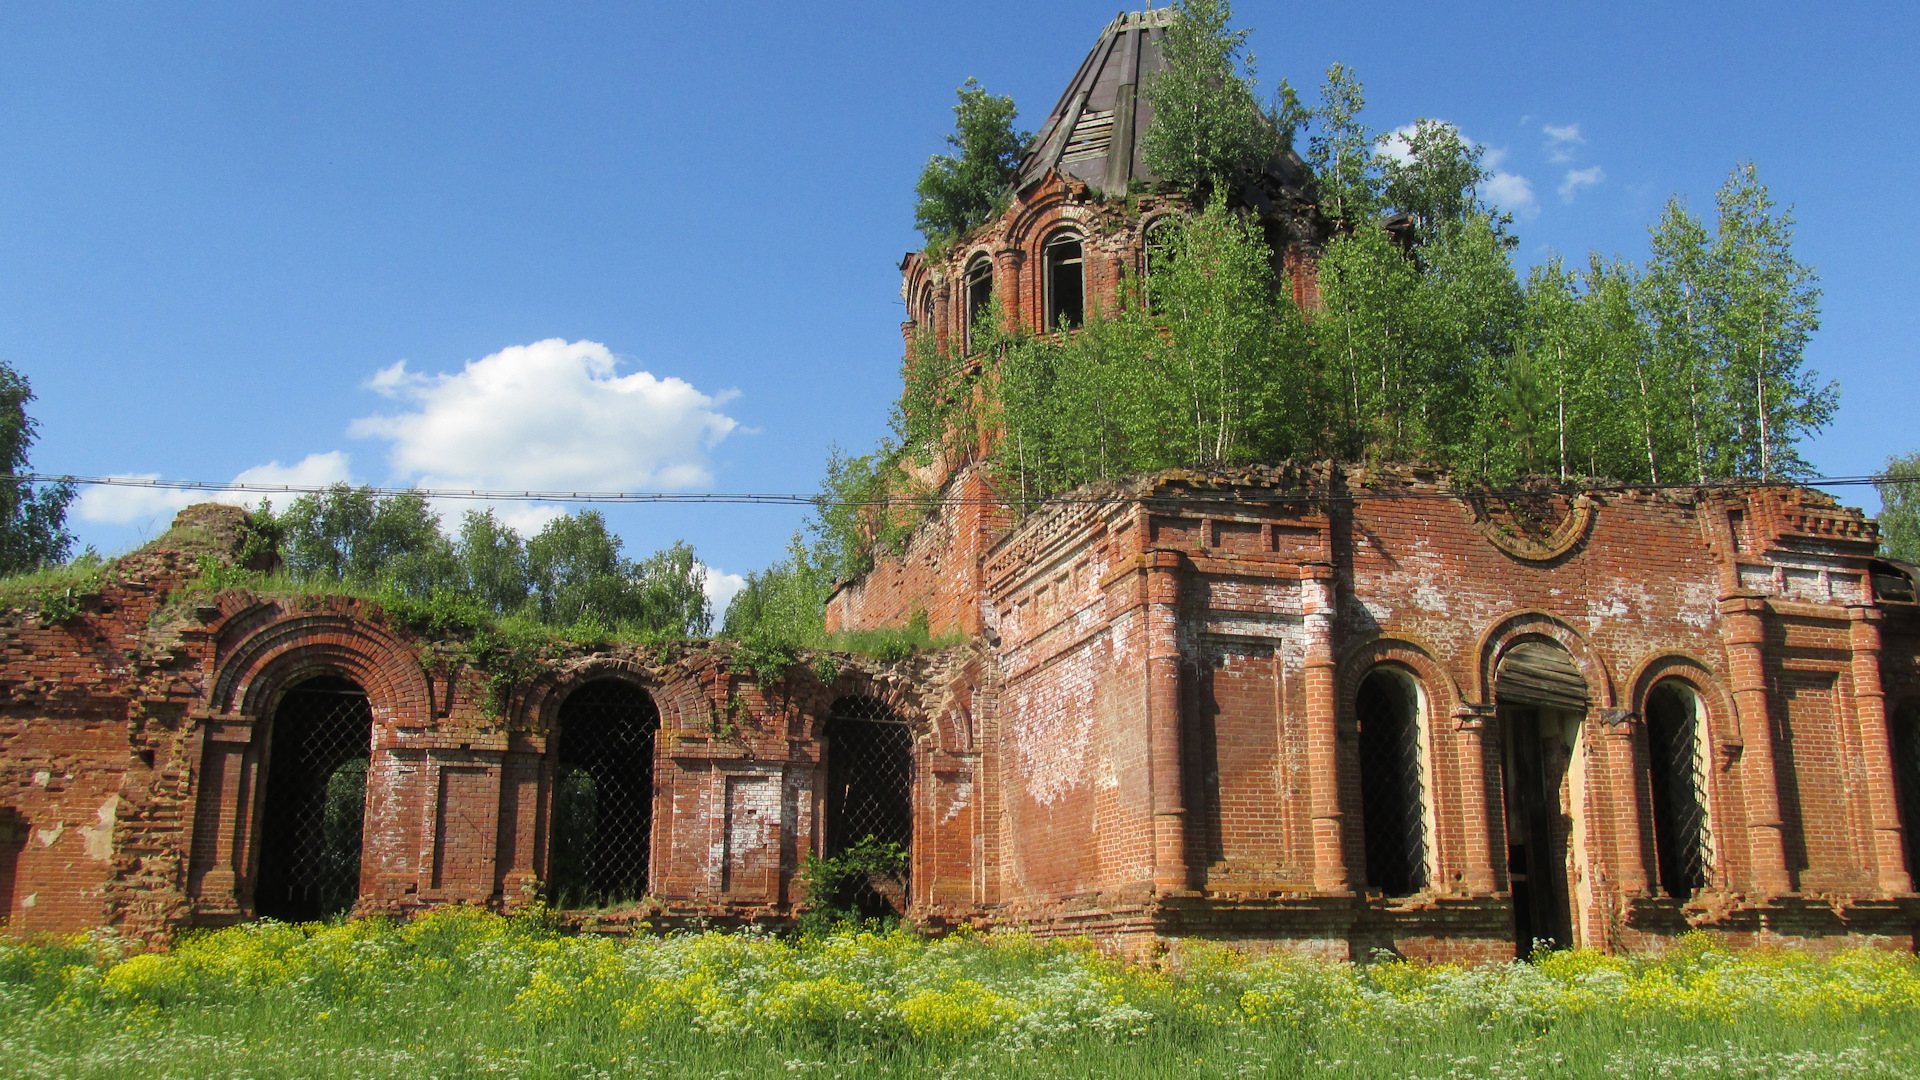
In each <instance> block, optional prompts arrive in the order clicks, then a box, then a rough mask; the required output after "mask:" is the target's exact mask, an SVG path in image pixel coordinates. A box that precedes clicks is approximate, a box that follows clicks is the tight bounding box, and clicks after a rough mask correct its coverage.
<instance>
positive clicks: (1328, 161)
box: [1305, 64, 1381, 228]
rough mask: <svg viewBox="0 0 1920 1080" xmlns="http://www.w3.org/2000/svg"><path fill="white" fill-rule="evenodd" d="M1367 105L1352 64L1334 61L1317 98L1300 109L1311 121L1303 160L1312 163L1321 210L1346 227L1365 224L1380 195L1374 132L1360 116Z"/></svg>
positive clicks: (1378, 164) (1378, 160) (1378, 157)
mask: <svg viewBox="0 0 1920 1080" xmlns="http://www.w3.org/2000/svg"><path fill="white" fill-rule="evenodd" d="M1366 107H1367V98H1366V93H1365V91H1364V89H1363V88H1362V87H1361V85H1360V80H1359V79H1357V78H1355V77H1354V74H1353V70H1352V69H1351V68H1349V67H1347V66H1346V65H1344V64H1333V65H1331V66H1329V67H1328V68H1327V76H1326V80H1325V81H1324V82H1322V83H1321V84H1320V104H1319V105H1318V106H1317V107H1315V108H1314V109H1312V110H1311V111H1309V112H1307V113H1306V114H1305V115H1306V117H1307V118H1308V119H1310V120H1311V121H1312V122H1313V125H1314V133H1313V135H1312V136H1311V137H1310V138H1309V139H1308V140H1307V164H1308V166H1309V167H1311V168H1312V169H1313V175H1314V182H1315V185H1316V187H1317V189H1318V192H1317V193H1318V195H1319V202H1320V212H1321V213H1323V214H1325V215H1326V216H1327V217H1329V218H1331V219H1333V220H1334V221H1336V222H1340V223H1343V224H1345V225H1346V226H1347V227H1349V228H1353V227H1357V226H1359V225H1361V224H1365V223H1366V222H1367V221H1368V220H1369V218H1370V216H1371V215H1372V214H1373V212H1374V209H1375V207H1376V205H1377V204H1378V202H1379V198H1380V186H1381V177H1380V155H1379V154H1378V152H1377V151H1376V149H1375V137H1374V134H1373V132H1372V131H1370V130H1368V128H1367V125H1366V123H1365V122H1364V121H1362V120H1361V119H1360V114H1361V112H1363V111H1364V110H1365V109H1366Z"/></svg>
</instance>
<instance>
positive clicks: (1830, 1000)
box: [0, 905, 1920, 1080]
mask: <svg viewBox="0 0 1920 1080" xmlns="http://www.w3.org/2000/svg"><path fill="white" fill-rule="evenodd" d="M643 925H644V924H643ZM1916 1003H1920V964H1917V963H1916V961H1915V959H1914V957H1913V956H1912V955H1910V954H1902V953H1898V952H1895V951H1892V950H1876V949H1850V950H1845V951H1842V952H1838V953H1835V954H1832V955H1828V956H1821V957H1815V956H1811V955H1809V954H1807V953H1805V952H1802V951H1796V950H1790V949H1755V950H1752V951H1749V952H1740V953H1732V952H1728V951H1726V950H1725V949H1723V948H1717V947H1715V946H1714V945H1713V944H1712V943H1711V942H1710V941H1709V940H1707V939H1706V937H1705V935H1689V936H1688V937H1686V938H1682V939H1681V940H1680V941H1679V942H1678V943H1677V944H1676V945H1675V947H1673V948H1671V949H1669V950H1667V951H1666V952H1665V953H1664V954H1663V955H1659V956H1653V955H1638V956H1630V957H1612V956H1600V955H1598V954H1596V953H1594V952H1591V951H1563V952H1555V953H1549V954H1546V955H1543V956H1540V957H1538V958H1536V959H1534V960H1533V961H1530V962H1515V963H1508V964H1488V965H1481V966H1461V965H1455V964H1424V963H1416V962H1408V961H1399V960H1376V961H1375V962H1373V963H1368V964H1355V963H1344V962H1336V961H1326V960H1314V959H1306V958H1301V957H1297V956H1288V955H1285V954H1284V953H1277V952H1276V953H1267V954H1253V953H1252V952H1251V950H1248V951H1236V950H1231V949H1227V948H1223V947H1221V946H1219V945H1217V944H1211V943H1207V942H1204V941H1200V940H1196V939H1193V938H1189V939H1187V940H1186V941H1183V942H1180V943H1177V944H1176V945H1175V946H1174V947H1173V950H1172V951H1171V953H1170V954H1169V955H1168V956H1167V957H1166V958H1165V959H1164V961H1162V962H1160V963H1154V964H1138V965H1136V964H1129V963H1126V962H1124V961H1122V960H1120V959H1118V958H1115V957H1113V956H1110V955H1107V954H1105V953H1103V952H1102V951H1101V950H1099V949H1097V948H1095V947H1094V946H1093V945H1092V944H1091V943H1090V942H1089V941H1087V940H1086V939H1075V938H1052V939H1038V938H1035V937H1031V936H1028V935H1025V934H1019V933H994V934H972V933H967V932H964V931H963V932H957V933H951V934H947V935H945V936H943V937H937V938H935V937H929V936H923V935H919V934H915V933H912V932H910V931H906V930H895V931H894V932H891V933H876V932H873V931H872V930H871V929H864V928H862V929H855V928H852V927H843V928H838V929H834V930H832V931H829V932H826V933H822V934H817V935H793V936H789V937H784V938H783V937H776V936H773V935H770V934H766V933H763V932H755V931H745V932H740V933H731V934H728V933H718V932H706V933H678V934H666V935H655V934H649V933H644V932H642V933H634V934H631V935H628V936H625V937H616V936H613V935H609V934H595V933H582V934H567V933H564V932H562V929H561V928H560V927H559V926H558V925H557V920H556V919H555V918H554V916H553V914H552V913H551V912H550V911H548V910H546V909H544V908H539V907H534V908H531V909H528V910H525V911H522V912H521V913H518V914H516V915H514V916H513V917H511V918H502V917H500V916H498V915H493V914H489V913H487V912H486V911H484V910H480V909H477V908H473V907H464V906H457V905H447V906H443V907H439V908H437V909H434V910H432V911H429V912H427V913H424V914H422V915H420V916H417V917H415V918H413V919H410V920H408V921H406V922H404V923H401V922H395V921H389V920H384V919H368V920H359V921H348V922H337V923H331V924H323V923H308V924H305V925H302V926H288V925H286V924H283V923H277V922H274V921H272V920H264V921H261V922H257V923H252V924H248V925H243V926H235V927H229V928H226V929H221V930H216V931H211V932H207V933H202V934H196V935H194V936H191V937H189V938H186V939H185V940H177V941H175V942H174V943H173V946H172V947H171V948H170V949H168V950H166V951H164V952H141V953H138V954H137V955H130V956H129V955H126V953H125V950H124V949H123V948H121V947H119V946H118V944H117V943H116V941H115V939H113V938H111V937H110V936H106V935H99V934H96V935H94V936H93V937H91V938H74V939H69V940H64V941H44V942H35V943H25V942H11V941H5V940H0V1004H3V1005H4V1009H5V1011H4V1013H0V1015H3V1016H4V1021H0V1061H3V1062H4V1063H5V1069H4V1071H5V1073H6V1075H8V1076H9V1077H22V1078H34V1080H38V1078H53V1077H58V1078H60V1080H149V1078H151V1080H159V1078H162V1077H208V1078H218V1080H232V1078H237V1077H274V1078H282V1080H331V1078H334V1077H354V1076H380V1077H388V1076H395V1077H413V1076H420V1077H429V1076H438V1077H479V1076H495V1075H498V1076H512V1077H527V1078H542V1080H546V1078H557V1077H577V1076H609V1077H646V1078H649V1080H707V1078H710V1077H722V1076H725V1077H771V1076H782V1077H785V1076H795V1075H797V1076H801V1077H818V1078H822V1080H824V1078H828V1077H840V1078H842V1080H883V1078H884V1080H893V1078H902V1080H919V1078H922V1077H926V1078H933V1077H974V1076H993V1077H996V1078H998V1080H1040V1078H1065V1077H1114V1078H1122V1080H1161V1078H1166V1080H1174V1078H1178V1080H1226V1078H1228V1077H1244V1076H1263V1077H1266V1076H1285V1077H1290V1078H1298V1080H1361V1078H1372V1077H1414V1076H1418V1077H1459V1078H1462V1080H1489V1078H1494V1077H1522V1076H1525V1077H1553V1078H1555V1080H1612V1078H1616V1077H1636V1078H1637V1077H1669V1076H1671V1077H1710V1078H1719V1080H1733V1078H1760V1077H1795V1078H1804V1080H1839V1078H1847V1077H1870V1076H1871V1077H1910V1076H1914V1075H1920V1006H1917V1004H1916Z"/></svg>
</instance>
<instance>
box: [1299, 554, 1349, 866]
mask: <svg viewBox="0 0 1920 1080" xmlns="http://www.w3.org/2000/svg"><path fill="white" fill-rule="evenodd" d="M1300 613H1301V615H1302V616H1304V619H1305V623H1306V631H1307V649H1306V657H1305V664H1304V665H1303V666H1304V668H1305V672H1304V678H1305V681H1306V693H1307V775H1308V776H1309V777H1310V781H1311V782H1310V784H1309V801H1310V803H1311V810H1312V813H1313V887H1314V889H1315V890H1317V891H1319V892H1323V893H1347V892H1351V891H1352V889H1353V886H1352V878H1351V877H1350V876H1349V875H1348V873H1347V855H1346V837H1345V829H1346V822H1345V815H1344V814H1343V813H1342V812H1341V807H1340V730H1339V713H1338V709H1337V707H1336V703H1335V701H1334V678H1333V676H1334V660H1333V567H1332V566H1330V565H1328V564H1326V563H1307V564H1306V565H1304V566H1302V567H1301V568H1300Z"/></svg>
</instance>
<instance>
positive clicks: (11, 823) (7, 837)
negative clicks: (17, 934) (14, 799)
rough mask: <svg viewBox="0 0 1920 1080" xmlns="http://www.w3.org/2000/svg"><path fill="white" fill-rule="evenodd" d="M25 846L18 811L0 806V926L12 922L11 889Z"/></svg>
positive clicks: (22, 820) (23, 822) (24, 829)
mask: <svg viewBox="0 0 1920 1080" xmlns="http://www.w3.org/2000/svg"><path fill="white" fill-rule="evenodd" d="M26 846H27V822H26V819H25V818H23V817H21V816H20V814H19V812H18V811H16V810H14V809H12V808H10V807H3V806H0V926H7V925H10V924H11V923H12V921H13V887H14V883H15V881H17V880H18V878H19V874H20V853H21V851H23V850H24V849H25V848H26Z"/></svg>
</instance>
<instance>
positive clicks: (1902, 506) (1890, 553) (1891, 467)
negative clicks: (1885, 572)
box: [1875, 450, 1920, 563]
mask: <svg viewBox="0 0 1920 1080" xmlns="http://www.w3.org/2000/svg"><path fill="white" fill-rule="evenodd" d="M1883 472H1884V473H1885V474H1886V476H1887V477H1888V479H1887V480H1884V481H1882V482H1880V483H1879V484H1876V485H1875V487H1876V488H1877V489H1878V490H1879V492H1880V504H1881V505H1880V551H1881V553H1882V554H1884V555H1886V556H1887V557H1888V558H1890V559H1900V560H1903V561H1905V562H1910V563H1920V450H1916V451H1914V452H1913V453H1910V454H1896V455H1895V456H1893V457H1890V458H1888V459H1887V467H1886V469H1884V470H1883Z"/></svg>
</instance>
